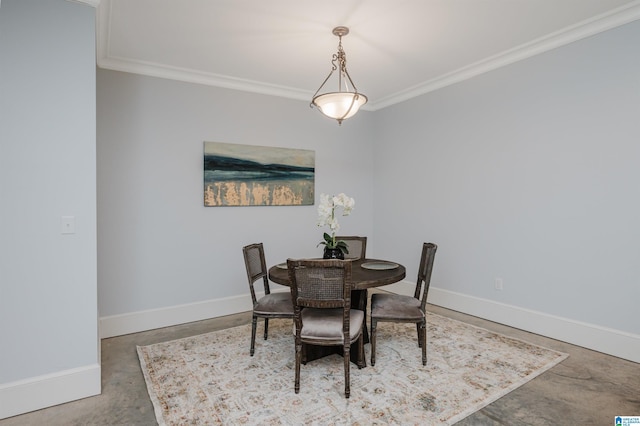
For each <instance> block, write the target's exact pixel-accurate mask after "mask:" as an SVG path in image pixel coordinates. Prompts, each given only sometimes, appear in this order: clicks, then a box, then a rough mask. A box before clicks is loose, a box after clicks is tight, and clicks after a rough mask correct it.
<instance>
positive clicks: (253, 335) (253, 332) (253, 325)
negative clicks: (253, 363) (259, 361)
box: [249, 315, 258, 356]
mask: <svg viewBox="0 0 640 426" xmlns="http://www.w3.org/2000/svg"><path fill="white" fill-rule="evenodd" d="M257 327H258V317H256V316H255V315H254V316H253V319H252V320H251V349H250V350H249V354H250V355H251V356H253V353H254V352H255V349H256V328H257Z"/></svg>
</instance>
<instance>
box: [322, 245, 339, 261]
mask: <svg viewBox="0 0 640 426" xmlns="http://www.w3.org/2000/svg"><path fill="white" fill-rule="evenodd" d="M322 258H323V259H341V260H344V253H343V252H342V250H340V249H339V248H329V247H325V248H324V254H323V256H322Z"/></svg>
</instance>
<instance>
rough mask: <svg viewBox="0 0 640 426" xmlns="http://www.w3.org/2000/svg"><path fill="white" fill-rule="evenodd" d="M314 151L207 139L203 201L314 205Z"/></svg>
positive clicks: (214, 202)
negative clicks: (208, 140)
mask: <svg viewBox="0 0 640 426" xmlns="http://www.w3.org/2000/svg"><path fill="white" fill-rule="evenodd" d="M314 185H315V151H309V150H304V149H291V148H274V147H265V146H255V145H238V144H229V143H220V142H205V143H204V205H205V207H214V206H215V207H217V206H294V205H300V206H306V205H313V202H314Z"/></svg>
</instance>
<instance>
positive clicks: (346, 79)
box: [310, 26, 367, 125]
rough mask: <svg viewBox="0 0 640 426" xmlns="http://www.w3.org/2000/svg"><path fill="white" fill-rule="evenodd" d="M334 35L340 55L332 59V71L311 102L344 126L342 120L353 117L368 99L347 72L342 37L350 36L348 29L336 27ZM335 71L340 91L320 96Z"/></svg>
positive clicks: (336, 54) (335, 55)
mask: <svg viewBox="0 0 640 426" xmlns="http://www.w3.org/2000/svg"><path fill="white" fill-rule="evenodd" d="M332 33H333V35H335V36H338V39H339V41H338V53H335V54H334V55H333V58H332V59H331V71H330V72H329V75H328V76H327V78H325V79H324V81H323V82H322V84H321V85H320V87H319V88H318V90H316V93H315V94H314V95H313V99H312V100H311V105H310V106H311V107H312V108H313V107H314V106H315V107H316V108H318V110H319V111H320V112H321V113H323V114H324V115H326V116H327V117H329V118H332V119H334V120H337V121H338V124H339V125H342V120H345V119H347V118H349V117H353V116H354V115H355V114H356V113H357V112H358V110H359V109H360V107H361V106H362V105H364V104H366V103H367V97H366V96H365V95H363V94H362V93H358V89H356V85H355V84H353V80H351V76H350V75H349V72H348V71H347V57H346V55H345V53H344V50H343V49H342V37H343V36H346V35H347V34H349V28H347V27H342V26H340V27H335V28H334V29H333V31H332ZM335 71H338V85H337V88H338V91H337V92H331V91H329V92H326V93H323V94H320V95H319V94H318V93H319V92H320V90H322V88H323V87H324V85H325V84H326V83H327V81H329V79H330V78H331V76H332V75H333V73H334V72H335Z"/></svg>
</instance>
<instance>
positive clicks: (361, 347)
mask: <svg viewBox="0 0 640 426" xmlns="http://www.w3.org/2000/svg"><path fill="white" fill-rule="evenodd" d="M366 366H367V360H366V358H365V357H364V336H362V335H361V336H360V338H359V339H358V368H365V367H366Z"/></svg>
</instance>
